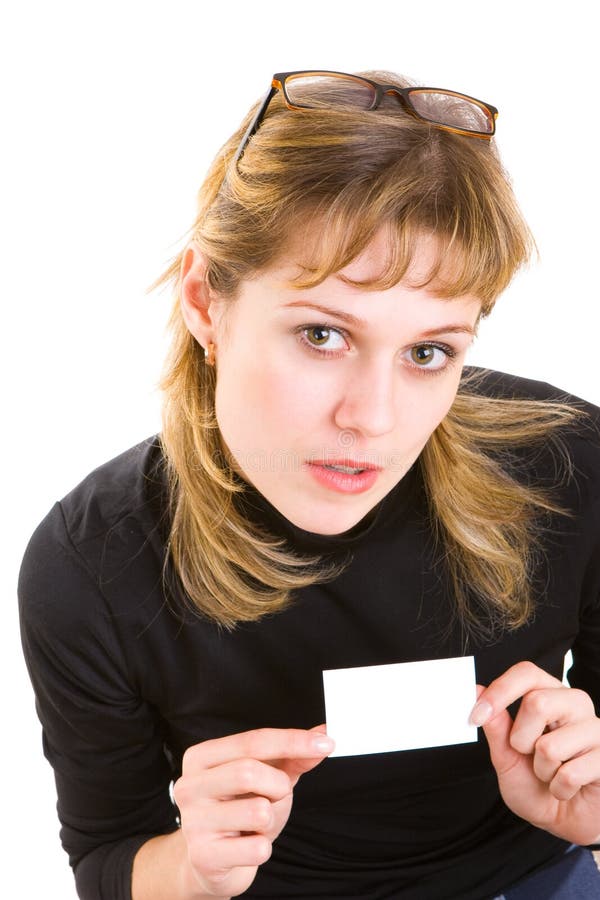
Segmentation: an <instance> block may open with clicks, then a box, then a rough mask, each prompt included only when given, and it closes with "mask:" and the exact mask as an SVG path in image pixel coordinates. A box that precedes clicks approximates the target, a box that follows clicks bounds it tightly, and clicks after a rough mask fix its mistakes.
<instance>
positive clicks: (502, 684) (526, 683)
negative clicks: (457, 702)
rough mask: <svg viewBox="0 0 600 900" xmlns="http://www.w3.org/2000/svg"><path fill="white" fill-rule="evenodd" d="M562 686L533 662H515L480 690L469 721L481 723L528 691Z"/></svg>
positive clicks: (475, 723) (556, 679) (476, 723)
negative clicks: (480, 692)
mask: <svg viewBox="0 0 600 900" xmlns="http://www.w3.org/2000/svg"><path fill="white" fill-rule="evenodd" d="M562 686H563V684H562V681H559V680H558V678H554V676H553V675H549V674H548V672H545V671H544V670H543V669H540V668H539V666H536V665H534V663H532V662H519V663H516V665H514V666H511V667H510V669H507V671H506V672H504V674H503V675H500V677H499V678H496V679H495V680H494V681H492V683H491V684H489V685H488V687H487V688H486V689H485V690H484V691H483V692H482V694H481V695H480V696H479V699H478V700H477V703H476V704H475V706H474V707H473V711H472V712H471V716H470V721H471V723H472V724H473V725H483V724H484V722H487V721H489V720H490V719H491V718H493V717H494V716H495V715H497V714H498V713H499V712H500V711H501V710H503V709H506V708H507V707H508V706H510V705H511V704H512V703H514V702H515V701H516V700H518V699H519V698H520V697H522V696H523V695H524V694H526V693H528V692H529V691H534V690H539V689H543V688H560V687H562Z"/></svg>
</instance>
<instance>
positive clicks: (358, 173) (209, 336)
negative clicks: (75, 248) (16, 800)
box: [20, 72, 600, 900]
mask: <svg viewBox="0 0 600 900" xmlns="http://www.w3.org/2000/svg"><path fill="white" fill-rule="evenodd" d="M253 112H254V115H253V117H249V118H248V119H247V121H246V122H245V123H243V125H242V127H241V128H240V130H239V131H238V132H237V133H236V134H235V135H234V136H233V137H232V138H231V140H230V141H228V142H227V144H226V145H225V147H224V148H223V150H222V152H221V153H220V154H219V155H218V156H217V158H216V161H215V163H214V165H213V167H212V169H211V171H210V172H209V174H208V177H207V179H206V181H205V183H204V185H203V187H202V190H201V192H200V198H199V213H198V218H197V221H196V223H195V226H194V230H193V236H192V240H191V241H190V242H189V244H188V245H187V247H186V248H185V249H184V251H183V252H182V254H181V256H180V258H179V259H178V260H176V262H175V263H174V265H173V266H172V268H171V270H170V271H169V273H167V275H168V276H171V277H172V278H173V279H174V281H175V284H176V303H175V306H174V310H173V315H172V323H171V324H172V328H173V344H172V351H171V355H170V358H169V361H168V364H167V369H166V372H165V377H164V382H163V387H164V392H165V406H164V423H163V431H162V433H161V435H160V437H159V438H155V439H151V440H149V441H146V442H145V443H143V444H141V445H139V446H137V447H135V448H133V449H132V450H130V451H128V452H127V453H125V454H123V455H122V456H120V457H118V458H117V459H116V460H113V461H111V462H109V463H107V464H106V465H105V466H103V467H101V468H100V469H98V470H96V471H95V472H93V473H92V474H91V475H90V476H89V477H88V478H87V479H86V480H85V481H84V482H83V483H82V484H81V485H79V486H78V487H77V488H75V489H74V491H73V492H71V493H70V494H69V495H68V496H67V497H66V498H65V499H64V500H63V501H62V502H61V503H60V504H57V505H56V506H55V507H54V509H53V510H51V512H50V513H49V515H48V517H47V518H46V519H45V520H44V522H43V523H42V524H41V525H40V527H39V528H38V530H37V531H36V533H35V534H34V536H33V538H32V541H31V543H30V545H29V548H28V550H27V553H26V557H25V560H24V563H23V568H22V573H21V579H20V600H21V609H22V626H23V641H24V648H25V654H26V658H27V661H28V665H29V668H30V672H31V677H32V681H33V684H34V688H35V691H36V696H37V702H38V710H39V714H40V717H41V720H42V723H43V727H44V747H45V752H46V755H47V757H48V759H49V760H50V762H51V764H52V766H53V767H54V771H55V775H56V781H57V789H58V811H59V816H60V819H61V822H62V832H61V836H62V841H63V844H64V846H65V848H66V850H67V851H68V852H69V854H70V859H71V863H72V865H73V867H74V869H75V877H76V882H77V886H78V891H79V894H80V896H81V897H83V898H101V897H102V898H107V897H110V898H112V900H121V898H129V897H133V898H134V900H155V898H169V900H179V898H185V900H192V898H193V900H198V898H203V897H209V896H210V897H215V896H216V897H232V896H239V895H240V894H243V895H244V896H248V897H256V898H258V897H277V898H283V897H303V898H308V897H311V898H312V897H318V898H332V897H343V898H419V900H427V898H431V900H433V898H440V900H441V898H462V900H483V898H490V897H497V896H498V897H499V896H505V897H506V898H508V900H516V898H521V897H536V898H538V897H542V896H553V897H560V898H563V900H565V898H574V897H580V896H586V897H591V896H600V875H599V874H598V871H597V869H596V868H595V865H594V862H593V858H592V855H591V852H590V851H589V850H588V849H585V848H586V846H587V845H592V844H594V842H596V841H600V720H599V719H598V718H597V717H596V715H595V711H594V701H595V702H596V704H598V703H599V702H600V654H598V652H597V648H598V641H599V640H600V608H599V585H600V559H599V554H598V543H599V529H598V513H599V505H598V499H599V493H600V492H599V480H600V478H599V462H600V440H599V439H598V432H597V425H598V411H597V410H596V409H594V408H593V407H592V406H591V405H590V404H584V403H582V402H581V401H576V400H575V398H569V397H566V396H564V395H561V394H560V392H558V391H557V390H555V389H553V388H550V387H549V386H547V385H543V384H540V383H536V382H531V381H525V380H524V379H519V378H515V377H508V376H506V375H502V374H500V373H492V372H487V371H475V370H463V363H464V357H465V354H466V351H467V349H468V346H469V344H470V342H471V340H472V339H473V336H474V335H475V334H476V331H477V325H478V322H479V319H480V318H481V317H482V316H485V315H487V314H489V312H490V311H491V309H492V308H493V305H494V302H495V300H496V298H497V296H498V295H499V294H500V292H501V291H502V290H503V289H504V287H505V286H506V285H507V284H508V283H509V281H510V279H511V277H512V276H513V274H514V273H515V271H516V270H517V269H518V268H519V267H520V266H521V265H522V264H523V263H524V262H525V260H526V259H527V257H528V255H529V252H530V250H531V245H532V241H531V238H530V234H529V232H528V230H527V227H526V225H525V224H524V222H523V220H522V218H521V216H520V213H519V211H518V209H517V206H516V204H515V201H514V199H513V196H512V193H511V190H510V187H509V184H508V181H507V178H506V176H505V174H504V172H503V170H502V167H501V164H500V162H499V160H498V158H497V155H496V152H495V149H494V146H493V142H492V136H493V133H494V131H495V120H496V115H497V111H496V110H495V108H494V107H492V106H490V105H488V104H484V103H481V102H480V101H478V100H475V99H473V98H470V97H467V96H464V95H460V94H456V93H455V92H452V91H441V90H437V89H436V90H432V89H424V88H420V89H414V88H411V87H409V86H406V82H404V81H403V80H401V79H399V78H398V77H397V76H392V75H389V74H388V73H367V75H366V76H352V75H343V74H340V73H324V72H310V73H287V74H279V75H276V76H274V79H273V84H272V87H271V89H270V91H269V93H268V94H267V96H266V97H265V100H264V102H263V103H262V105H261V106H260V107H258V108H257V110H256V111H253ZM569 649H572V652H573V660H574V664H573V667H572V669H571V671H570V673H569V678H570V684H571V685H572V687H570V688H567V687H565V686H564V685H563V683H562V680H561V679H562V666H563V660H564V656H565V653H566V652H567V651H568V650H569ZM467 654H473V655H474V657H475V665H476V671H477V680H478V682H479V684H480V687H479V688H478V690H479V699H478V702H477V705H476V706H475V708H474V710H473V713H472V722H473V723H474V724H476V725H481V726H482V731H480V732H479V740H478V742H477V743H468V744H456V745H453V746H443V747H434V748H425V749H419V750H408V751H403V752H392V753H386V754H371V755H366V756H347V757H340V758H334V759H327V757H328V755H329V754H330V752H331V750H332V749H333V746H334V741H335V734H332V735H330V736H329V735H327V733H326V726H325V724H324V722H325V709H324V702H323V681H322V677H323V671H324V670H327V669H332V668H346V667H357V666H372V665H378V664H383V663H395V662H405V661H416V660H439V659H445V658H452V657H457V656H464V655H467ZM391 699H392V700H393V701H395V702H393V708H394V709H395V710H396V715H398V716H399V717H401V716H402V698H397V699H396V698H391ZM509 708H510V709H509ZM511 713H512V715H511ZM423 715H428V716H433V717H435V716H436V710H435V709H433V710H426V711H425V710H424V711H423ZM360 727H361V723H360V722H357V723H356V728H357V729H360ZM171 782H174V783H175V785H174V792H173V793H174V800H175V803H176V806H175V805H174V804H173V802H172V800H171V798H170V795H169V786H170V784H171ZM292 801H293V802H292ZM548 885H551V886H552V888H551V889H552V890H555V889H556V885H561V887H560V893H551V892H550V890H551V889H550V888H549V887H548Z"/></svg>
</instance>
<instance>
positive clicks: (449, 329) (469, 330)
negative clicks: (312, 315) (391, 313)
mask: <svg viewBox="0 0 600 900" xmlns="http://www.w3.org/2000/svg"><path fill="white" fill-rule="evenodd" d="M295 306H302V307H304V308H305V309H316V310H317V312H322V313H324V314H325V315H327V316H335V318H337V319H341V320H342V322H347V323H348V324H349V325H353V326H354V327H355V328H367V327H368V325H369V323H368V322H366V321H365V319H359V318H358V317H357V316H353V315H352V313H349V312H346V311H345V310H343V309H332V308H331V307H329V306H320V305H319V304H318V303H306V302H305V301H304V300H295V301H294V302H293V303H286V304H284V307H283V308H284V309H289V308H290V307H295ZM438 334H470V335H473V336H474V335H475V334H476V331H475V329H474V328H473V327H472V326H471V325H469V324H467V323H458V324H452V325H442V326H441V327H439V328H430V329H429V330H428V331H424V332H423V337H435V336H436V335H438Z"/></svg>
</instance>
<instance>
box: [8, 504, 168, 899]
mask: <svg viewBox="0 0 600 900" xmlns="http://www.w3.org/2000/svg"><path fill="white" fill-rule="evenodd" d="M19 610H20V617H21V633H22V641H23V649H24V654H25V659H26V663H27V666H28V669H29V673H30V677H31V681H32V684H33V688H34V692H35V696H36V708H37V713H38V716H39V718H40V721H41V724H42V739H43V747H44V754H45V756H46V758H47V759H48V761H49V762H50V764H51V765H52V767H53V769H54V775H55V781H56V788H57V795H58V804H57V810H58V816H59V819H60V823H61V832H60V834H61V841H62V844H63V847H64V849H65V850H66V851H67V853H68V854H69V861H70V863H71V866H72V867H73V869H74V873H75V880H76V886H77V891H78V894H79V896H80V897H81V898H83V900H131V868H132V863H133V857H134V855H135V853H136V851H137V850H138V849H139V847H140V846H141V845H142V844H143V843H144V842H145V841H146V840H147V839H148V838H150V837H152V836H154V835H156V834H163V833H167V832H169V831H173V830H175V829H176V828H177V819H176V815H175V813H176V810H175V807H174V805H173V803H172V801H171V799H170V795H169V785H170V782H171V769H170V766H169V762H168V759H167V756H166V754H165V751H164V744H163V738H162V734H161V723H160V719H159V718H158V716H157V715H156V713H155V711H153V709H152V707H151V705H150V704H148V703H147V702H145V701H144V698H143V697H142V696H141V695H140V694H141V691H140V690H139V689H138V688H137V686H136V684H135V679H134V677H133V676H132V674H131V672H129V670H128V664H127V654H126V651H125V647H126V645H127V644H126V641H124V640H123V636H122V634H120V632H119V628H120V627H122V626H121V624H120V621H119V616H118V615H115V614H114V613H113V612H112V611H111V609H110V608H109V605H108V603H107V601H106V599H105V597H104V596H103V594H102V592H101V591H100V589H99V586H98V579H97V578H95V577H94V574H93V573H92V572H91V571H89V569H88V567H87V565H86V563H85V561H84V560H83V558H82V557H81V556H80V554H79V553H78V552H77V550H76V548H75V547H74V546H73V545H72V543H71V541H70V538H69V535H68V533H67V529H66V527H65V522H64V517H63V514H62V510H61V506H60V504H56V505H55V506H54V508H53V509H52V510H51V512H50V513H49V514H48V516H47V517H46V519H45V520H44V521H43V522H42V523H41V525H40V526H39V527H38V528H37V530H36V531H35V533H34V535H33V537H32V538H31V541H30V543H29V545H28V547H27V550H26V553H25V557H24V560H23V563H22V566H21V572H20V576H19Z"/></svg>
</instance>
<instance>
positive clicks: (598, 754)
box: [549, 748, 600, 843]
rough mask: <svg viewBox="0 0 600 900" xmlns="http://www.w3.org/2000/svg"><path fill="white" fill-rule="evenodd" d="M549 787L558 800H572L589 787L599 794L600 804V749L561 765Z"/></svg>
mask: <svg viewBox="0 0 600 900" xmlns="http://www.w3.org/2000/svg"><path fill="white" fill-rule="evenodd" d="M549 788H550V792H551V793H552V794H553V795H554V796H555V797H556V798H557V800H571V799H572V798H573V797H574V796H575V795H576V794H578V793H579V791H581V790H582V789H583V788H589V789H591V790H592V791H593V792H595V793H596V794H598V795H599V797H598V800H597V801H596V802H597V803H599V804H600V749H598V748H594V750H590V751H589V752H587V753H582V754H581V755H580V756H577V757H575V759H570V760H568V762H566V763H564V764H563V765H562V766H560V768H559V769H558V770H557V772H556V775H555V776H554V778H553V779H552V781H551V782H550V785H549ZM598 827H599V828H600V825H599V826H598ZM591 842H592V841H590V843H591ZM593 842H594V843H595V841H593Z"/></svg>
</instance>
